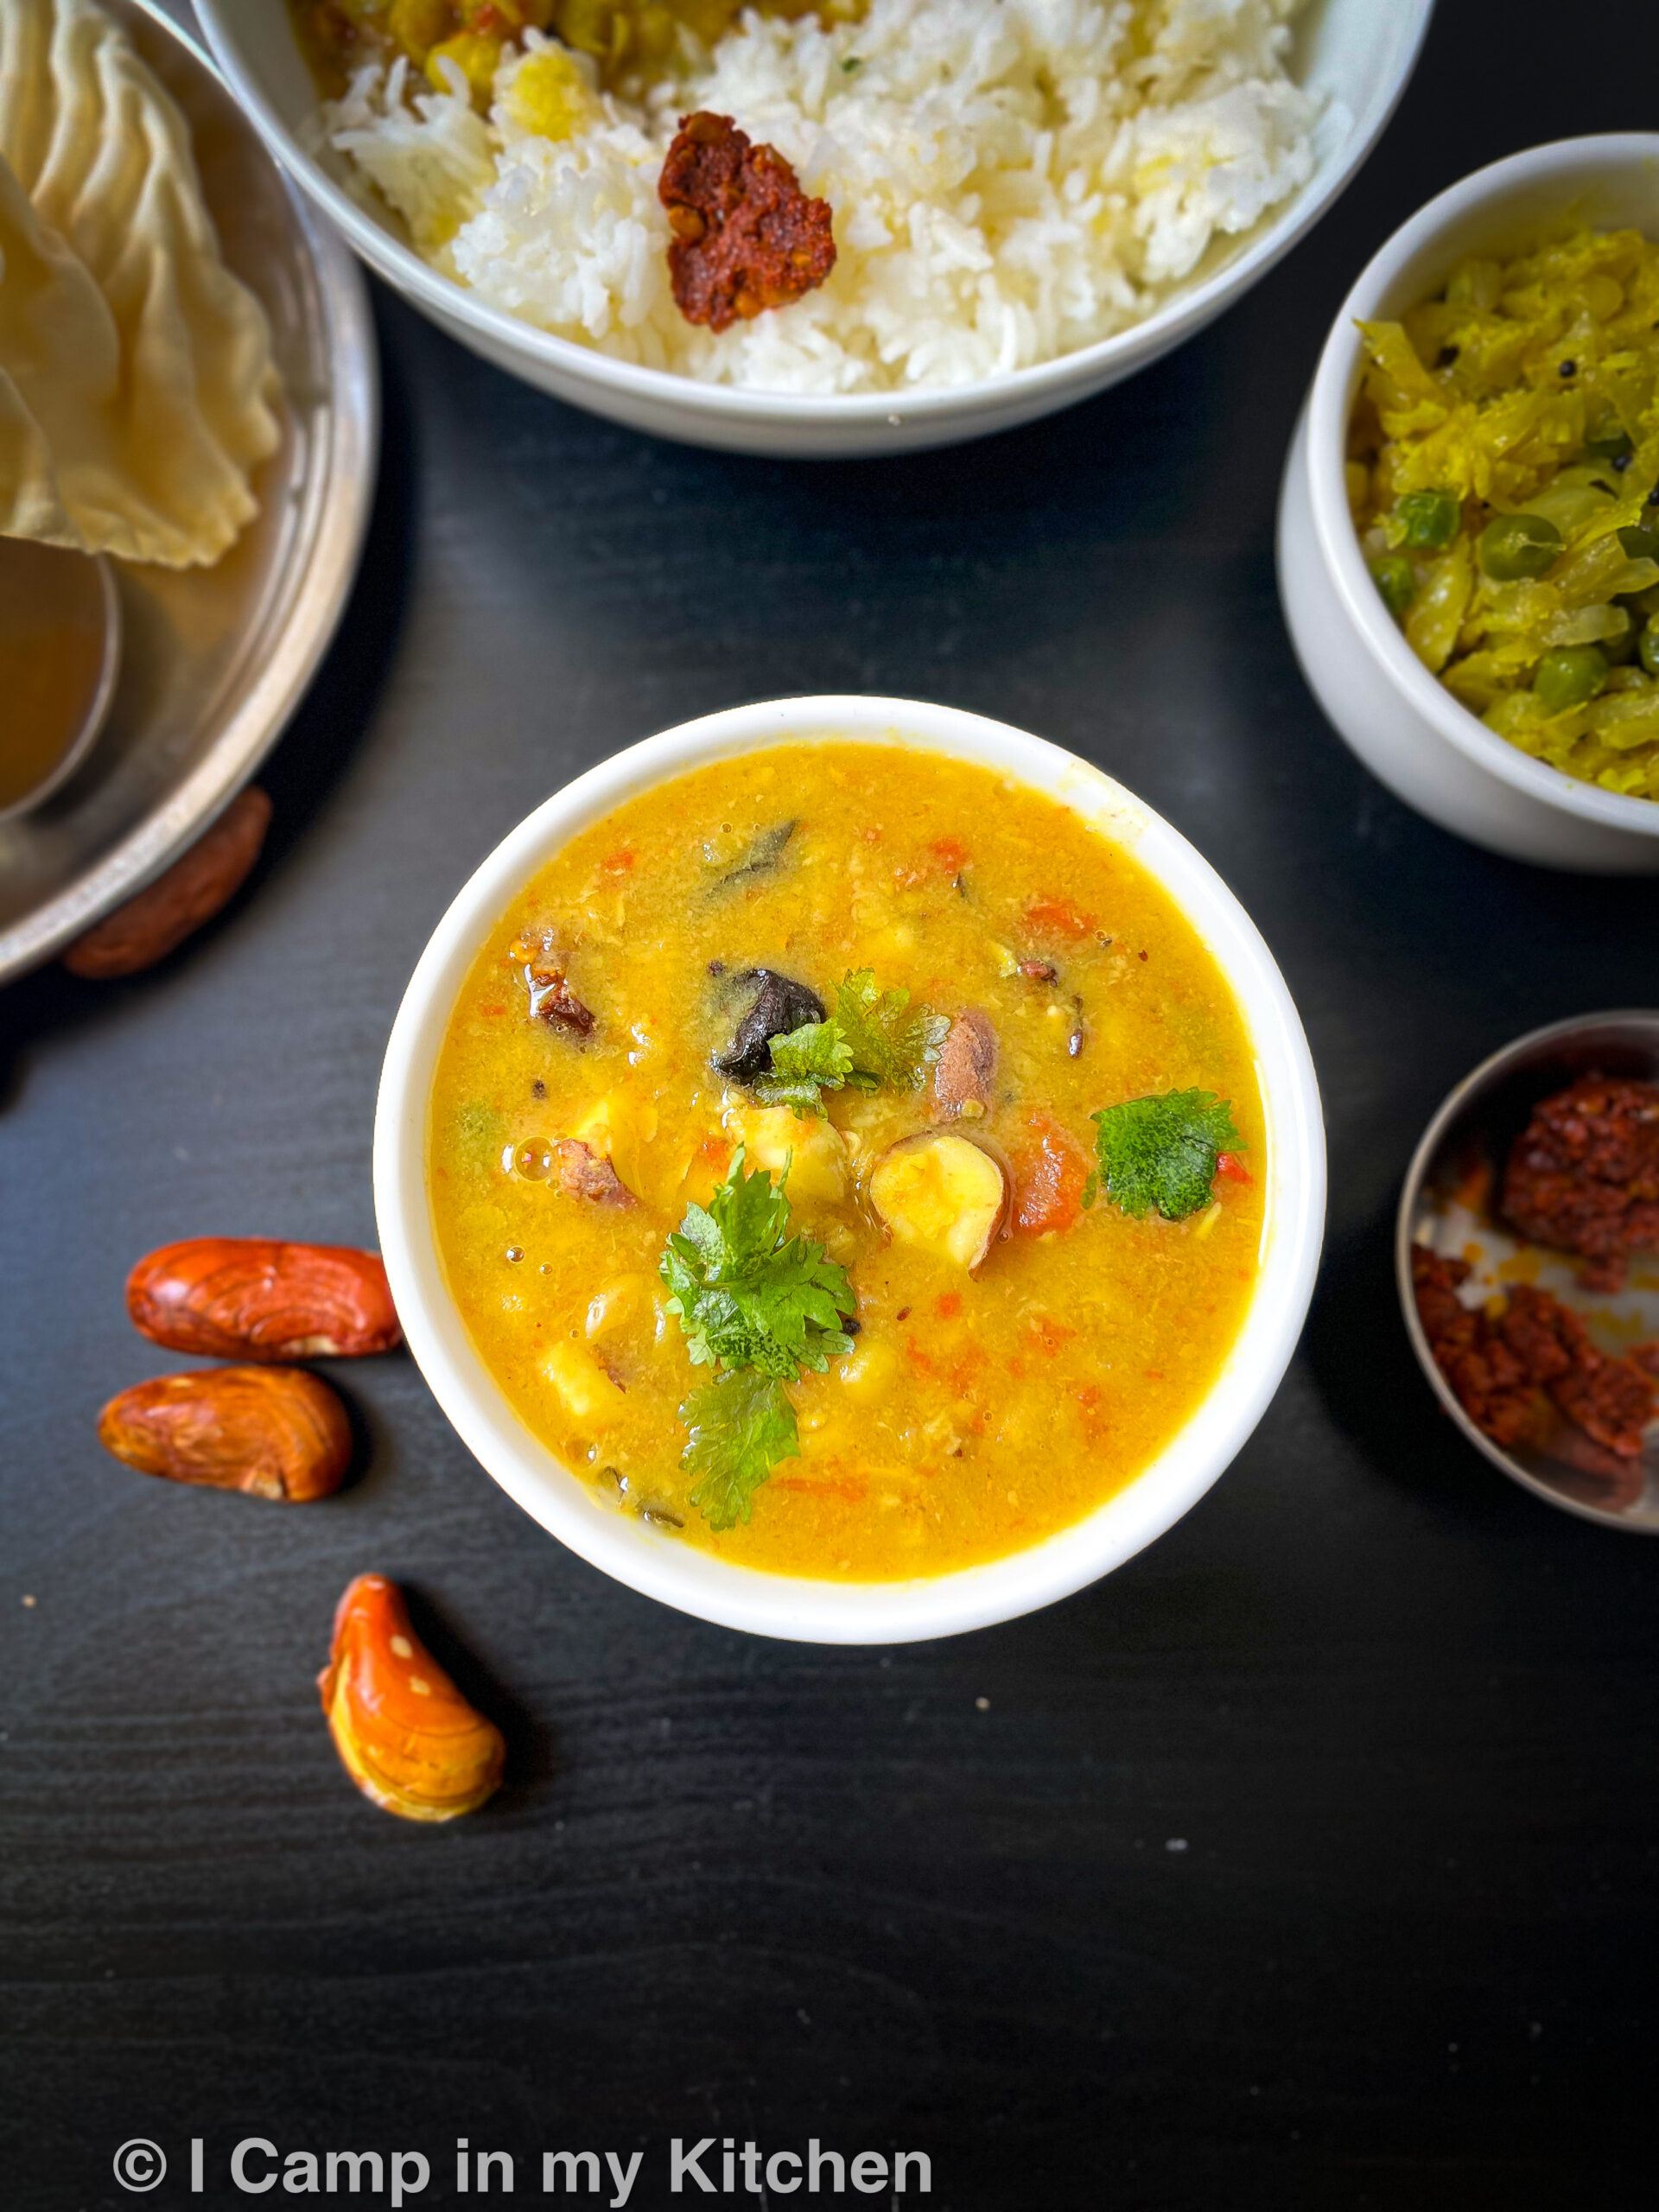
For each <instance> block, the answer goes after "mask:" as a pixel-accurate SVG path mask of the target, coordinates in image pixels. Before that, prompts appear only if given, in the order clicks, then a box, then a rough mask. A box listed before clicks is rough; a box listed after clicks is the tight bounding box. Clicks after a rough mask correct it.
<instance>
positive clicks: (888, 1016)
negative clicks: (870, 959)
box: [836, 968, 950, 1090]
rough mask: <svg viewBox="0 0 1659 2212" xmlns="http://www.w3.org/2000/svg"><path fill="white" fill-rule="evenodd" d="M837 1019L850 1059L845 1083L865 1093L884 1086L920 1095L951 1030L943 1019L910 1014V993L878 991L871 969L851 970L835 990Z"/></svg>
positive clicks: (919, 1011) (921, 1011) (920, 1010)
mask: <svg viewBox="0 0 1659 2212" xmlns="http://www.w3.org/2000/svg"><path fill="white" fill-rule="evenodd" d="M836 1021H837V1022H839V1024H840V1025H841V1033H842V1036H843V1037H844V1038H845V1039H846V1040H847V1043H848V1046H849V1048H850V1049H851V1052H852V1055H853V1068H852V1073H851V1075H850V1077H849V1082H852V1083H855V1084H857V1085H858V1086H859V1088H860V1089H861V1090H875V1089H876V1087H877V1086H878V1084H884V1083H887V1084H893V1087H894V1088H895V1089H896V1090H920V1089H921V1087H922V1085H923V1084H925V1082H926V1080H927V1071H928V1069H929V1068H930V1067H931V1065H933V1063H934V1061H935V1060H937V1059H938V1057H939V1047H940V1046H941V1045H943V1044H944V1040H945V1037H946V1034H947V1033H948V1032H949V1030H950V1022H949V1020H947V1019H946V1018H945V1016H944V1014H935V1013H933V1012H932V1011H931V1008H929V1007H925V1006H918V1007H915V1008H914V1009H912V1007H911V1003H910V993H909V992H908V991H906V990H897V991H879V990H877V988H876V987H875V974H874V969H869V968H860V969H855V971H854V973H853V974H852V975H850V976H848V978H847V980H846V982H844V983H842V985H841V987H840V988H839V989H838V990H837V991H836Z"/></svg>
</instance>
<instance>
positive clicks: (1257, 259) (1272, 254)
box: [192, 0, 1435, 426]
mask: <svg viewBox="0 0 1659 2212" xmlns="http://www.w3.org/2000/svg"><path fill="white" fill-rule="evenodd" d="M192 4H193V6H194V10H195V12H196V15H197V17H198V19H199V20H200V24H201V27H202V30H203V32H204V34H205V35H206V37H207V42H208V44H209V46H210V47H211V48H213V59H214V60H215V61H217V63H218V65H219V69H220V70H221V71H222V73H223V74H224V76H225V79H226V83H227V84H228V85H229V86H230V87H231V89H232V92H234V93H235V94H236V97H237V99H238V100H240V102H241V103H242V105H243V106H244V107H245V109H246V111H247V112H248V114H249V116H250V117H251V119H252V122H253V124H254V127H255V129H256V130H257V131H258V132H259V134H260V136H261V137H263V138H264V141H265V143H266V145H267V146H268V147H269V148H270V151H271V153H272V154H273V155H274V156H276V158H277V160H278V161H279V162H281V163H282V164H283V167H284V168H286V169H287V170H288V172H289V175H291V176H292V177H293V178H294V179H295V181H296V182H297V183H298V184H299V185H300V186H301V188H302V189H303V190H304V191H306V192H308V193H309V194H310V195H311V197H312V198H313V199H314V200H315V201H316V202H317V204H318V205H319V206H320V207H322V208H323V209H324V210H325V212H326V213H327V214H328V216H329V217H330V218H331V219H333V221H334V223H336V224H337V225H338V226H339V227H340V230H341V231H343V232H345V234H346V238H348V239H349V240H350V242H351V244H352V245H353V248H354V250H355V251H357V252H358V253H359V254H360V255H361V256H362V257H363V258H364V259H365V261H367V262H368V263H369V264H370V265H371V266H372V268H376V269H378V270H379V271H380V272H381V274H382V275H383V276H385V277H387V278H388V280H389V281H390V282H391V283H394V284H395V285H397V287H398V288H399V289H402V290H403V291H404V292H406V293H412V294H414V295H416V296H418V298H419V299H420V300H421V301H422V302H423V304H424V305H425V306H427V307H429V308H431V309H433V310H434V311H435V313H437V314H439V315H446V316H448V317H450V318H452V319H454V320H455V321H461V322H464V323H466V324H467V325H468V327H470V328H472V329H474V330H476V331H478V332H479V333H480V334H482V335H485V336H487V337H488V338H490V339H491V340H493V341H494V342H495V343H496V344H497V345H499V346H504V347H505V348H507V349H508V350H509V351H511V352H512V353H520V354H523V355H524V356H527V357H528V358H530V359H535V360H539V361H541V362H543V363H544V364H546V365H548V366H550V367H556V368H560V369H563V370H566V371H568V372H573V373H575V374H576V375H578V376H580V377H582V378H587V379H590V380H591V381H592V382H594V384H597V385H604V386H608V387H609V388H610V389H612V390H613V391H620V392H628V393H631V394H632V395H634V396H635V397H640V398H650V399H655V400H668V401H672V402H674V403H676V404H680V405H683V407H685V408H686V409H687V410H689V411H690V412H691V413H693V414H702V415H705V416H710V417H715V418H719V417H730V418H741V419H750V420H756V421H760V422H770V423H797V424H800V425H803V426H810V425H812V424H819V425H822V424H824V423H881V422H884V421H886V420H887V418H888V417H889V416H893V415H897V416H899V417H900V419H901V423H902V424H903V425H905V426H908V425H910V424H911V423H918V422H922V423H925V422H928V421H930V420H932V419H933V418H935V417H937V416H950V415H954V414H958V413H974V412H976V411H977V408H978V403H980V402H981V401H982V400H989V399H993V398H1003V397H1019V396H1022V395H1026V394H1039V393H1042V392H1045V391H1048V390H1049V389H1050V388H1051V387H1052V386H1055V385H1066V384H1069V383H1071V382H1072V381H1074V380H1084V379H1086V378H1087V377H1088V376H1089V375H1090V372H1092V371H1093V370H1094V369H1095V368H1096V367H1098V366H1101V365H1105V364H1108V363H1109V362H1111V361H1113V360H1115V359H1117V358H1119V357H1120V356H1121V355H1123V354H1126V353H1134V352H1135V351H1137V350H1138V349H1139V348H1140V347H1141V346H1142V345H1144V344H1145V343H1146V342H1147V340H1152V339H1157V340H1167V341H1168V343H1169V345H1171V346H1173V345H1175V344H1177V343H1179V341H1180V340H1182V339H1183V338H1185V337H1186V336H1187V335H1189V334H1191V333H1192V332H1193V331H1195V330H1196V329H1197V328H1198V327H1200V326H1201V325H1202V324H1204V323H1205V322H1206V321H1210V320H1211V319H1212V318H1213V316H1214V315H1217V314H1218V313H1219V312H1220V311H1221V309H1222V308H1224V307H1226V306H1227V305H1229V304H1230V302H1231V301H1232V300H1233V299H1235V298H1236V296H1238V295H1239V294H1241V293H1242V292H1243V291H1245V290H1247V289H1249V286H1250V285H1251V284H1253V283H1255V280H1256V279H1257V277H1262V276H1265V275H1266V273H1267V271H1268V270H1269V269H1271V268H1272V267H1273V265H1274V263H1275V262H1277V261H1279V260H1280V259H1281V257H1283V256H1284V255H1285V254H1287V253H1288V252H1289V251H1290V249H1291V248H1292V247H1293V246H1294V245H1296V244H1297V242H1298V241H1299V240H1300V238H1304V237H1305V236H1306V233H1307V232H1309V231H1310V230H1311V229H1312V228H1313V226H1314V225H1315V224H1316V223H1317V222H1318V221H1319V219H1320V218H1321V217H1322V216H1323V215H1324V214H1325V212H1326V211H1327V210H1328V209H1329V208H1330V207H1332V205H1333V204H1334V203H1335V201H1336V200H1338V198H1339V197H1340V195H1341V194H1343V193H1344V191H1345V190H1346V189H1347V188H1348V186H1349V185H1350V184H1351V183H1352V181H1353V180H1354V178H1355V177H1356V176H1357V174H1358V172H1359V170H1360V169H1361V168H1362V167H1363V164H1364V162H1365V161H1366V159H1367V157H1368V156H1369V155H1370V150H1371V149H1372V147H1373V146H1374V145H1375V144H1376V141H1377V139H1378V138H1379V137H1380V136H1381V135H1382V133H1383V130H1384V129H1385V128H1386V126H1387V124H1388V122H1389V118H1390V117H1391V116H1392V115H1393V113H1394V111H1395V108H1396V107H1397V106H1398V105H1399V104H1400V101H1401V99H1402V97H1403V95H1404V93H1405V90H1406V87H1407V86H1408V84H1409V83H1410V81H1411V79H1412V75H1413V73H1414V70H1415V68H1416V66H1417V58H1418V55H1419V54H1421V51H1422V46H1423V41H1424V39H1425V38H1426V37H1427V33H1428V26H1429V22H1430V19H1431V18H1432V16H1433V12H1434V4H1435V0H1390V4H1392V5H1396V6H1400V7H1401V8H1402V9H1404V10H1408V11H1409V12H1410V14H1411V15H1412V16H1413V18H1414V20H1413V22H1412V23H1411V26H1410V29H1409V31H1408V35H1407V36H1406V38H1405V39H1404V41H1402V46H1401V48H1400V52H1399V59H1398V66H1397V67H1396V68H1395V70H1394V71H1393V73H1391V74H1390V75H1389V76H1387V77H1383V78H1380V79H1378V80H1377V81H1376V85H1375V86H1374V87H1373V89H1372V93H1371V98H1370V101H1369V103H1368V104H1367V105H1366V106H1365V108H1364V109H1363V111H1362V112H1361V113H1360V114H1358V115H1357V116H1356V117H1355V119H1354V126H1353V129H1352V131H1351V134H1350V136H1349V138H1348V141H1347V143H1346V144H1345V145H1344V148H1343V149H1342V153H1341V156H1340V157H1339V158H1338V159H1337V160H1335V161H1333V162H1332V163H1331V165H1330V168H1329V169H1328V171H1327V173H1326V174H1325V175H1324V176H1322V177H1319V176H1317V175H1316V177H1315V179H1314V180H1313V181H1311V183H1310V185H1309V186H1307V187H1305V188H1303V189H1302V191H1301V192H1300V193H1299V194H1295V195H1294V197H1293V198H1292V200H1290V202H1289V203H1288V205H1287V207H1286V208H1285V209H1284V210H1283V211H1282V214H1281V219H1278V220H1274V219H1271V217H1270V218H1269V219H1268V223H1267V226H1266V227H1265V228H1264V229H1263V230H1262V232H1261V234H1260V236H1258V237H1256V238H1253V239H1252V240H1251V241H1250V242H1249V244H1248V245H1245V246H1244V248H1243V250H1242V251H1240V252H1239V253H1237V254H1236V255H1231V256H1229V257H1227V258H1225V259H1224V261H1223V262H1222V263H1221V264H1220V266H1219V267H1218V268H1217V269H1216V270H1214V271H1213V273H1212V274H1211V275H1210V276H1209V277H1205V278H1204V279H1203V280H1202V281H1201V282H1200V283H1198V284H1196V285H1195V286H1194V287H1193V289H1192V290H1191V291H1190V292H1185V293H1178V294H1177V295H1176V296H1175V297H1174V298H1173V300H1171V301H1170V302H1167V303H1166V305H1165V306H1164V307H1162V308H1159V309H1158V310H1157V311H1156V312H1155V313H1154V314H1153V315H1148V316H1147V319H1146V321H1144V322H1138V323H1135V324H1133V325H1132V326H1131V327H1129V328H1128V330H1122V331H1119V332H1117V333H1116V334H1115V335H1114V336H1113V337H1110V338H1103V339H1101V340H1098V341H1097V342H1096V344H1094V345H1092V346H1082V347H1080V348H1079V349H1078V350H1077V352H1076V353H1062V354H1061V355H1059V356H1058V359H1054V360H1052V361H1039V362H1036V363H1033V365H1031V366H1030V367H1028V368H1024V369H1014V370H1012V371H1010V372H1008V373H1007V375H1005V376H1000V377H988V378H984V379H982V381H981V382H979V383H977V384H971V385H953V386H944V387H933V388H927V389H924V390H921V391H913V392H912V391H887V392H843V393H830V394H826V395H821V396H816V397H809V396H807V395H804V394H802V393H798V392H781V391H764V390H760V391H752V390H750V389H749V388H748V387H747V386H736V385H715V384H704V383H702V382H700V381H699V379H697V378H695V377H685V376H680V375H677V374H676V373H675V372H672V371H670V370H666V369H648V368H644V367H641V366H640V365H639V364H638V363H636V362H632V361H619V360H616V359H613V357H612V356H611V355H609V354H607V353H599V352H598V351H597V350H596V349H594V348H593V347H590V346H579V345H577V344H576V343H575V341H574V340H571V339H568V338H557V337H555V336H554V335H553V334H552V333H551V332H550V331H545V330H538V329H537V327H535V325H534V324H533V323H529V322H524V321H520V320H519V318H518V316H516V315H508V314H506V313H505V312H504V311H503V310H501V309H499V308H492V307H488V306H486V305H485V303H484V302H482V301H480V300H479V299H478V298H477V297H476V296H474V294H472V293H470V292H467V291H466V290H464V289H462V287H461V285H459V284H456V283H453V282H452V281H451V280H450V279H449V278H448V277H442V276H440V275H439V273H438V272H437V270H435V269H433V268H431V267H430V266H429V264H427V263H426V262H424V261H423V260H422V258H421V257H420V255H419V254H417V253H416V251H415V250H414V248H413V247H412V246H407V245H404V243H403V242H402V240H401V239H399V238H396V237H394V236H393V235H392V234H391V232H388V231H386V230H385V229H383V228H382V226H380V225H379V224H378V223H377V222H375V221H374V219H372V217H371V216H370V215H368V214H367V213H365V211H364V210H363V209H362V208H361V207H359V206H358V205H357V203H356V201H355V200H353V199H352V197H351V195H350V194H348V193H347V192H346V191H345V190H344V188H342V187H341V186H340V185H339V184H338V183H336V182H335V181H334V178H333V177H331V176H330V175H328V173H327V170H326V169H325V168H323V167H322V165H321V162H318V161H317V160H316V159H315V156H313V155H311V154H309V153H308V152H307V151H306V149H305V148H304V147H303V146H302V145H301V143H299V140H298V139H297V138H296V137H295V135H294V133H293V131H292V130H290V129H289V126H288V124H287V123H286V122H284V120H283V118H282V117H281V116H280V115H279V114H278V113H277V110H276V108H275V107H274V106H273V105H272V104H271V102H270V100H269V99H267V98H266V95H265V92H264V86H262V84H261V83H260V80H259V79H258V77H257V75H256V74H255V73H254V71H253V70H252V69H251V67H249V66H248V64H247V62H246V61H245V60H244V58H243V54H242V49H241V46H240V43H239V41H238V39H237V38H236V36H235V35H234V33H233V31H232V29H231V28H230V26H229V25H228V24H227V23H226V22H225V21H224V19H223V17H222V16H221V14H220V11H219V4H218V0H192Z"/></svg>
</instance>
